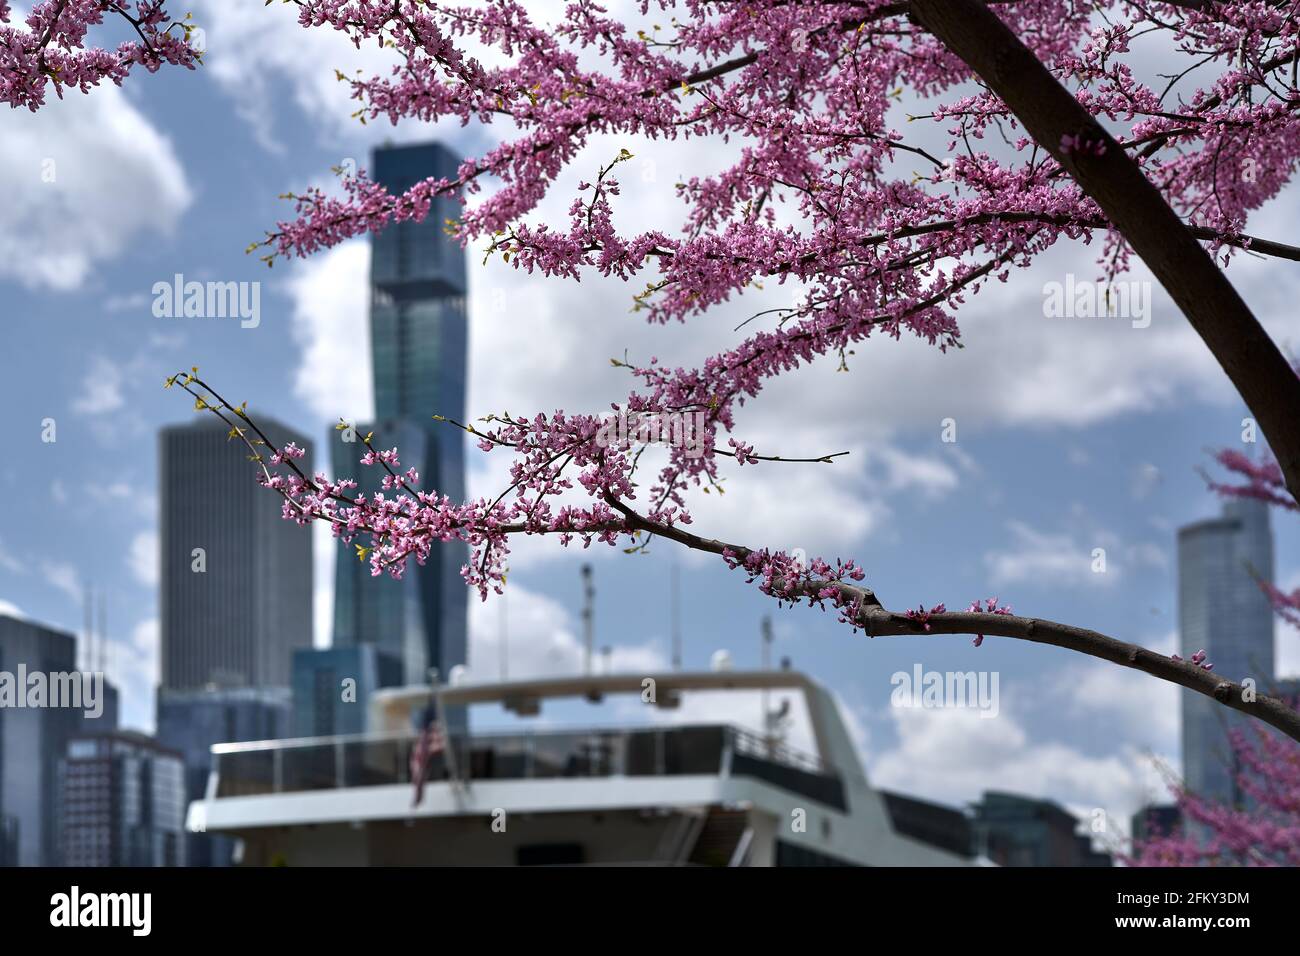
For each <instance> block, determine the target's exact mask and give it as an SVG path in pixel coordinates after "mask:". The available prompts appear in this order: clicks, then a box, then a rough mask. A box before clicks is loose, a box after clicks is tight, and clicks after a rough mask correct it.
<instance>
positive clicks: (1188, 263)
mask: <svg viewBox="0 0 1300 956" xmlns="http://www.w3.org/2000/svg"><path fill="white" fill-rule="evenodd" d="M1181 5H1182V6H1186V7H1189V8H1193V9H1196V10H1198V11H1200V10H1203V9H1204V10H1206V11H1207V13H1206V18H1207V20H1214V19H1216V18H1218V17H1219V16H1220V15H1221V14H1223V13H1225V12H1226V10H1227V5H1226V4H1224V5H1222V6H1220V5H1218V4H1214V3H1204V4H1202V3H1195V4H1192V3H1185V4H1181ZM1243 6H1250V5H1249V4H1245V5H1243ZM1256 6H1258V5H1256ZM1277 6H1279V7H1281V6H1283V5H1282V4H1278V5H1277ZM912 10H913V12H914V14H915V15H916V17H917V19H918V20H919V21H920V22H921V23H922V24H923V25H924V26H925V28H926V29H927V30H929V31H930V32H931V33H933V34H934V35H935V36H937V37H938V38H939V39H941V40H942V41H943V42H944V43H945V44H946V45H947V46H948V47H949V49H951V50H952V51H953V52H954V53H956V54H957V55H958V56H960V57H961V58H962V60H963V61H964V62H965V63H966V64H967V65H969V66H970V67H971V69H972V70H974V71H975V72H976V73H977V74H978V75H979V76H980V78H981V79H983V80H984V82H985V83H987V84H988V87H989V89H990V90H992V91H993V92H994V93H996V94H997V95H998V97H1000V98H1001V99H1002V101H1003V102H1005V103H1006V105H1007V106H1008V107H1009V108H1010V109H1011V110H1012V111H1013V112H1014V113H1015V115H1016V116H1017V117H1018V118H1019V119H1020V120H1021V122H1023V123H1024V124H1025V128H1026V129H1027V130H1028V131H1029V132H1030V133H1031V134H1032V135H1033V137H1034V139H1035V140H1036V141H1037V142H1038V144H1039V145H1040V146H1042V147H1043V148H1044V149H1045V150H1047V152H1048V153H1050V154H1051V155H1052V157H1053V158H1054V159H1055V160H1056V161H1057V162H1058V163H1060V164H1061V167H1062V168H1063V169H1065V170H1066V171H1067V172H1068V173H1069V174H1070V176H1071V178H1073V179H1074V180H1075V182H1077V183H1078V184H1079V185H1080V186H1081V187H1082V188H1083V190H1084V192H1085V193H1086V194H1087V195H1088V196H1089V197H1090V198H1092V199H1093V200H1094V201H1095V202H1096V203H1097V205H1098V207H1100V209H1101V211H1102V212H1103V214H1104V215H1105V216H1106V218H1107V220H1109V222H1110V223H1112V224H1113V226H1114V228H1115V229H1116V230H1117V231H1118V232H1119V233H1120V234H1121V235H1122V236H1123V237H1124V239H1125V240H1126V241H1127V242H1128V243H1129V244H1131V245H1132V247H1133V249H1134V251H1135V252H1137V254H1138V255H1139V256H1141V257H1142V260H1143V261H1144V262H1146V264H1147V265H1148V266H1149V267H1150V268H1151V271H1152V272H1153V273H1155V275H1156V278H1157V279H1159V280H1160V283H1161V285H1163V286H1164V287H1165V290H1166V291H1167V292H1168V293H1169V295H1170V297H1171V298H1173V300H1174V301H1175V302H1176V303H1178V306H1179V308H1181V309H1182V311H1183V314H1184V315H1186V316H1187V318H1188V321H1190V322H1191V324H1192V327H1193V328H1194V329H1196V332H1197V334H1199V335H1200V336H1201V338H1202V340H1203V341H1204V342H1205V344H1206V345H1207V346H1209V348H1210V351H1211V352H1213V353H1214V356H1215V358H1216V359H1218V360H1219V364H1220V365H1221V366H1222V367H1223V370H1224V372H1226V373H1227V375H1228V378H1229V379H1231V381H1232V384H1233V386H1234V387H1236V389H1237V391H1238V393H1240V395H1241V397H1242V398H1243V399H1244V400H1245V402H1246V405H1247V406H1248V407H1249V408H1250V410H1251V412H1252V413H1253V414H1254V415H1255V417H1256V419H1257V420H1258V421H1259V424H1260V428H1261V430H1262V431H1263V432H1264V434H1265V435H1266V436H1267V437H1268V439H1269V444H1270V446H1271V447H1272V449H1273V453H1274V454H1275V455H1276V456H1277V458H1278V462H1279V464H1280V465H1281V469H1282V474H1283V475H1284V476H1285V479H1286V485H1287V488H1288V490H1289V491H1290V492H1291V496H1292V498H1300V429H1298V428H1296V427H1295V420H1296V414H1297V412H1300V378H1298V377H1297V376H1296V374H1295V371H1294V370H1293V369H1292V368H1291V364H1290V363H1289V362H1288V361H1287V359H1286V357H1285V356H1283V354H1282V352H1281V350H1280V349H1278V347H1277V346H1276V345H1275V344H1274V342H1273V340H1272V339H1270V338H1269V337H1268V334H1267V333H1266V332H1265V331H1264V329H1263V327H1262V326H1261V325H1260V324H1259V321H1258V320H1257V319H1256V318H1255V316H1254V314H1253V313H1252V312H1251V311H1250V308H1249V307H1248V306H1247V305H1246V303H1245V301H1244V300H1243V299H1242V298H1241V296H1240V295H1239V294H1238V293H1237V290H1236V289H1234V288H1233V286H1232V283H1231V282H1229V281H1228V279H1227V277H1226V276H1225V275H1224V274H1223V272H1222V271H1221V270H1220V269H1219V268H1218V267H1217V266H1216V265H1215V264H1214V261H1213V260H1212V259H1211V258H1210V256H1209V255H1208V254H1207V253H1206V252H1205V250H1204V249H1203V248H1202V247H1201V245H1200V243H1199V242H1197V241H1196V238H1197V237H1196V236H1195V235H1194V234H1193V233H1192V232H1190V231H1188V230H1187V229H1186V228H1185V227H1184V225H1183V223H1182V221H1181V220H1180V219H1179V218H1178V215H1177V214H1176V213H1175V212H1174V211H1173V209H1172V208H1170V206H1169V203H1168V202H1166V201H1165V198H1164V197H1163V196H1162V195H1161V193H1160V190H1159V189H1158V188H1157V187H1156V185H1155V184H1154V183H1153V182H1152V181H1151V180H1150V179H1148V178H1147V176H1146V175H1145V174H1144V173H1143V171H1142V170H1141V168H1139V166H1138V164H1137V163H1136V162H1134V160H1133V159H1132V158H1131V157H1130V156H1129V155H1128V154H1127V153H1126V152H1125V151H1124V150H1123V149H1122V148H1121V147H1120V145H1119V143H1117V142H1116V141H1115V139H1114V137H1112V136H1111V135H1110V134H1109V133H1108V132H1107V131H1106V129H1105V128H1104V127H1103V126H1102V125H1101V123H1099V122H1098V121H1097V119H1096V117H1095V116H1094V112H1095V111H1093V110H1089V109H1088V108H1087V106H1085V104H1084V103H1083V102H1080V100H1079V99H1076V98H1075V96H1073V95H1071V94H1070V92H1069V91H1068V90H1066V89H1065V88H1064V87H1063V86H1062V85H1061V84H1060V83H1059V82H1058V81H1057V79H1056V77H1054V76H1053V75H1052V73H1051V71H1049V70H1048V69H1047V67H1046V66H1044V65H1043V63H1042V62H1041V61H1040V60H1039V59H1038V57H1036V56H1035V55H1034V53H1033V51H1031V50H1030V49H1029V47H1027V46H1026V45H1025V44H1024V43H1023V42H1021V40H1020V39H1019V38H1018V37H1017V36H1016V35H1015V33H1013V32H1012V31H1011V29H1010V28H1008V26H1007V25H1006V24H1005V23H1003V22H1002V20H1000V19H999V18H998V17H997V15H996V14H994V13H993V11H992V10H990V9H989V7H988V6H986V5H985V4H984V3H983V2H981V0H912ZM1277 16H1282V14H1281V13H1278V14H1277ZM1265 25H1266V24H1261V23H1258V22H1257V23H1256V24H1255V29H1254V31H1252V32H1254V33H1256V34H1258V31H1259V29H1260V28H1261V27H1263V26H1265ZM1292 55H1294V51H1293V53H1292ZM1281 106H1282V108H1283V109H1284V110H1285V111H1286V112H1288V113H1290V112H1292V111H1293V110H1294V109H1295V107H1297V106H1300V97H1294V96H1293V97H1288V98H1287V99H1286V100H1285V101H1284V103H1283V104H1281ZM1215 185H1216V186H1217V185H1218V176H1217V174H1216V179H1215Z"/></svg>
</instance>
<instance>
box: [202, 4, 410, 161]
mask: <svg viewBox="0 0 1300 956" xmlns="http://www.w3.org/2000/svg"><path fill="white" fill-rule="evenodd" d="M195 17H196V20H197V21H198V22H199V23H200V25H201V26H202V28H203V30H204V31H205V34H206V40H207V46H208V48H207V53H205V55H204V69H205V72H207V73H208V74H209V75H211V77H212V78H213V79H214V80H215V81H216V82H217V83H218V84H220V86H221V87H222V88H223V89H224V90H225V92H226V93H227V94H228V95H229V96H231V97H232V98H233V100H234V102H235V109H236V112H238V114H239V116H240V117H241V118H242V119H243V120H245V121H246V122H247V123H249V125H250V126H251V127H252V129H253V132H254V134H255V136H256V137H257V139H258V141H259V142H260V143H261V145H262V146H263V147H264V148H265V149H267V150H270V151H272V152H277V153H280V152H283V151H284V150H285V145H284V143H283V142H281V141H280V139H279V138H278V137H277V136H276V134H275V132H274V129H275V126H276V120H277V114H276V110H277V108H278V107H279V106H280V104H282V103H283V102H285V101H289V102H292V103H293V104H295V105H296V106H297V108H298V109H299V110H301V111H302V113H303V114H304V115H306V116H308V117H310V118H311V119H312V120H313V121H314V122H315V123H316V124H317V125H318V127H319V128H321V129H322V131H328V133H329V134H331V136H332V137H333V138H336V139H337V138H338V137H340V136H345V137H346V136H351V137H356V136H357V135H358V133H359V132H360V131H362V127H361V125H360V124H359V123H358V122H357V121H356V120H354V119H351V114H352V113H353V111H355V110H356V108H357V104H356V103H355V102H354V101H352V100H350V99H349V87H348V86H346V85H345V84H343V83H340V82H339V81H338V79H337V78H336V77H335V75H334V71H335V69H340V70H343V71H345V72H347V73H353V72H354V71H356V70H357V69H358V68H364V70H365V73H366V74H367V75H372V74H374V73H378V72H382V73H387V72H388V68H389V67H391V66H392V65H393V64H394V62H395V58H394V56H393V54H392V53H390V52H386V51H383V50H380V49H378V48H377V47H376V45H375V44H367V45H365V46H364V47H362V48H361V49H359V50H358V49H357V48H356V47H354V46H353V45H352V44H351V42H350V41H349V40H348V39H347V38H346V37H345V36H344V35H343V34H342V33H339V32H338V31H336V30H334V29H332V28H331V27H329V26H323V27H316V28H313V29H304V28H303V27H301V26H299V25H298V18H297V15H296V10H293V9H285V8H283V7H282V6H280V5H279V4H275V5H272V6H271V7H267V6H266V4H265V3H264V2H263V0H196V4H195ZM286 93H287V95H286Z"/></svg>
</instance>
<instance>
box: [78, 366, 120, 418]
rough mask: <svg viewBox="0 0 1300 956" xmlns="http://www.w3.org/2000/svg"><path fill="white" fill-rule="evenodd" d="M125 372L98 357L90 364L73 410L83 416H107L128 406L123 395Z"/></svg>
mask: <svg viewBox="0 0 1300 956" xmlns="http://www.w3.org/2000/svg"><path fill="white" fill-rule="evenodd" d="M123 380H124V370H123V369H122V367H121V366H120V365H118V364H117V363H115V362H112V361H110V360H109V359H107V358H106V357H104V356H103V355H96V356H95V357H94V358H93V359H92V360H91V363H90V371H89V372H87V374H86V378H85V381H83V382H82V385H81V390H80V391H79V392H78V393H77V396H76V397H75V398H74V399H73V400H72V410H73V411H74V412H77V413H79V414H82V415H106V414H108V413H109V412H115V411H117V410H118V409H119V408H121V407H122V406H123V405H125V404H126V399H125V397H123V395H122V384H123Z"/></svg>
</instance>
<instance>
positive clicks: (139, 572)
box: [127, 531, 159, 587]
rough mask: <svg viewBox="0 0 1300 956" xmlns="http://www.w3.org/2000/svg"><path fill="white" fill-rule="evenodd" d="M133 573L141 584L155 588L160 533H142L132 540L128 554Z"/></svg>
mask: <svg viewBox="0 0 1300 956" xmlns="http://www.w3.org/2000/svg"><path fill="white" fill-rule="evenodd" d="M127 563H128V564H129V565H130V567H131V573H132V574H133V575H135V579H136V580H137V581H139V582H140V583H141V584H144V585H148V586H149V587H153V586H155V585H157V583H158V577H159V574H158V532H156V531H141V532H138V533H137V534H136V536H135V537H134V538H132V539H131V548H130V551H129V552H128V553H127Z"/></svg>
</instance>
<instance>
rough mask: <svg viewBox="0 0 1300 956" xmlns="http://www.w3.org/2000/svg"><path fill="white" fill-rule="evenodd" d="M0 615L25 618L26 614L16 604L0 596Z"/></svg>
mask: <svg viewBox="0 0 1300 956" xmlns="http://www.w3.org/2000/svg"><path fill="white" fill-rule="evenodd" d="M0 615H4V616H5V617H17V618H25V617H26V616H27V615H26V614H24V613H23V609H22V608H20V607H19V606H18V605H17V604H14V603H13V602H12V601H6V600H4V599H3V598H0Z"/></svg>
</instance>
